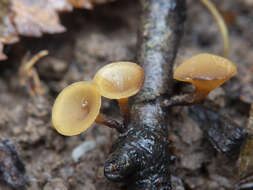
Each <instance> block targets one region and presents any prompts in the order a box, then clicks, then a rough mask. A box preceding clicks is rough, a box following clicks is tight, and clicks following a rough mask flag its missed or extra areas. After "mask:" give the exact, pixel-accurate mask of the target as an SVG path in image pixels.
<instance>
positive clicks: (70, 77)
mask: <svg viewBox="0 0 253 190" xmlns="http://www.w3.org/2000/svg"><path fill="white" fill-rule="evenodd" d="M214 2H215V3H216V4H217V7H218V8H219V9H220V10H221V12H222V13H223V14H224V15H225V17H226V21H227V23H228V27H229V33H230V39H231V44H230V48H231V52H230V59H231V60H232V61H233V62H234V63H235V64H236V65H237V67H238V75H237V76H236V77H234V78H233V79H232V80H231V81H229V82H228V83H227V84H225V85H223V87H222V88H218V89H216V90H215V91H214V92H213V93H211V94H210V95H209V97H208V99H207V100H206V103H207V104H210V105H211V106H213V107H215V108H216V109H218V110H219V112H220V113H222V114H223V115H227V116H229V117H230V118H232V119H233V120H234V121H235V122H236V123H237V124H238V125H240V126H242V127H244V126H245V124H246V122H247V117H248V112H249V106H250V103H252V102H253V74H252V73H253V54H252V52H253V38H252V34H253V26H252V24H253V23H252V21H253V11H252V9H253V3H252V1H250V0H241V1H238V0H230V1H225V0H223V1H219V0H215V1H214ZM187 6H188V7H187V21H186V24H185V33H184V37H183V39H182V41H181V44H180V47H179V52H178V55H177V59H176V64H175V65H177V64H180V63H181V62H182V61H183V60H185V59H187V58H189V57H191V56H193V55H195V54H197V53H201V52H209V53H215V54H219V55H222V38H221V35H220V33H219V30H218V27H217V23H216V22H215V21H214V19H213V18H212V16H211V15H210V13H209V12H208V11H207V10H206V8H205V7H203V5H202V4H200V3H199V1H194V0H189V1H187ZM139 16H140V7H139V4H138V3H137V2H136V0H118V1H117V2H114V3H109V4H106V5H101V6H97V7H96V8H95V9H94V10H75V11H74V12H72V13H63V14H62V15H61V21H62V23H63V25H64V26H65V27H66V28H67V32H65V33H63V34H57V35H44V36H43V37H42V38H25V37H23V38H22V39H21V42H19V43H17V44H15V45H11V46H8V47H6V49H5V50H6V52H7V54H8V57H9V59H8V60H7V61H3V62H0V113H1V114H0V138H2V139H8V138H10V139H12V140H13V141H14V142H15V143H16V144H17V145H18V149H19V152H20V155H21V157H22V160H23V162H24V164H25V167H26V175H27V179H28V181H29V183H30V185H29V186H28V188H27V189H28V190H40V189H41V190H56V189H60V190H67V189H71V190H95V189H98V190H116V189H119V188H124V187H122V185H120V184H113V183H111V182H109V181H108V180H107V179H106V178H105V177H104V175H103V165H104V162H105V160H106V158H107V156H108V154H109V152H110V148H111V145H112V142H113V140H114V139H115V138H116V137H117V133H116V132H115V131H114V130H112V129H109V128H106V127H104V126H101V125H97V124H94V125H93V127H91V128H90V129H89V130H88V131H87V132H85V133H82V134H81V135H78V136H73V137H64V136H61V135H60V134H58V133H57V132H56V131H55V130H54V129H53V127H52V124H51V108H52V104H53V102H54V98H55V97H56V96H57V94H58V93H59V92H60V91H61V90H62V89H63V88H64V87H66V86H67V85H68V84H71V83H73V82H76V81H82V80H88V81H90V80H92V78H93V76H94V75H95V73H96V71H97V70H98V69H99V68H100V67H102V66H103V65H105V64H107V63H109V62H114V61H122V60H128V61H135V56H136V43H137V29H138V23H139ZM43 49H46V50H48V51H49V56H47V57H45V58H43V59H41V60H40V61H39V62H38V63H37V64H36V70H37V71H38V73H39V77H40V79H41V84H42V89H43V91H44V94H43V95H42V96H37V97H36V96H34V97H31V96H30V95H29V93H28V92H27V89H26V88H24V87H22V86H21V85H20V80H19V77H18V69H19V68H20V65H21V62H22V60H23V58H24V56H25V54H26V53H27V52H30V53H31V55H34V54H36V53H37V52H38V51H40V50H43ZM102 112H103V113H106V114H108V115H112V116H113V117H114V118H116V119H119V118H120V115H119V110H118V107H117V103H116V102H114V101H108V100H104V101H103V106H102ZM170 117H173V119H172V123H170V124H169V125H168V128H169V132H170V139H172V141H173V144H172V146H173V150H174V151H173V152H174V154H175V156H176V161H175V163H174V165H173V166H172V167H171V173H172V175H173V177H172V179H173V187H174V190H184V189H185V188H184V187H183V185H182V184H181V183H180V180H179V179H182V180H184V182H185V183H186V184H187V186H188V187H190V188H192V189H194V190H217V189H219V190H223V189H224V190H225V189H232V188H233V186H234V183H236V180H237V177H238V176H237V165H236V163H237V162H236V160H237V159H236V158H232V159H231V158H228V157H226V156H225V155H222V154H221V153H218V152H217V151H216V150H214V149H213V147H212V146H211V144H210V143H209V142H208V140H207V139H206V137H205V136H204V135H203V132H202V131H201V130H200V129H199V127H198V124H197V123H195V122H194V121H193V120H192V119H191V118H190V117H189V116H188V115H187V109H186V108H184V107H176V108H173V112H172V114H171V115H170ZM82 143H84V144H83V146H84V147H86V148H87V147H88V149H89V151H87V152H86V153H85V154H84V155H82V156H81V157H80V159H79V160H75V159H74V157H73V154H72V153H73V150H74V149H75V148H76V147H78V146H79V145H81V144H82ZM0 189H1V190H2V189H3V190H5V189H8V188H7V187H6V186H5V185H0Z"/></svg>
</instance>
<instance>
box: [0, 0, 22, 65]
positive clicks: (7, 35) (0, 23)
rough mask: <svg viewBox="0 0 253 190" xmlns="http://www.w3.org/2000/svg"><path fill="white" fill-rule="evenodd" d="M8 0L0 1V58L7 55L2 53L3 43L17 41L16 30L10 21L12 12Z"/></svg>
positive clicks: (2, 58) (4, 57)
mask: <svg viewBox="0 0 253 190" xmlns="http://www.w3.org/2000/svg"><path fill="white" fill-rule="evenodd" d="M10 6H11V4H10V2H9V1H8V0H2V1H0V7H1V10H0V60H4V59H6V58H7V57H6V56H5V55H4V54H3V44H11V43H15V42H17V41H18V37H17V33H16V30H15V28H14V26H13V24H12V22H11V18H12V17H13V14H12V13H11V11H10Z"/></svg>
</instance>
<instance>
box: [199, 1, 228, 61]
mask: <svg viewBox="0 0 253 190" xmlns="http://www.w3.org/2000/svg"><path fill="white" fill-rule="evenodd" d="M200 1H201V3H203V5H205V7H206V8H207V9H208V10H209V11H210V12H211V14H212V15H213V17H214V18H215V20H216V21H217V23H218V26H219V29H220V32H221V35H222V38H223V52H224V56H225V57H228V56H229V34H228V29H227V25H226V23H225V21H224V19H223V17H222V16H221V14H220V13H219V11H218V10H217V8H216V7H215V5H214V4H213V3H212V2H211V1H209V0H200Z"/></svg>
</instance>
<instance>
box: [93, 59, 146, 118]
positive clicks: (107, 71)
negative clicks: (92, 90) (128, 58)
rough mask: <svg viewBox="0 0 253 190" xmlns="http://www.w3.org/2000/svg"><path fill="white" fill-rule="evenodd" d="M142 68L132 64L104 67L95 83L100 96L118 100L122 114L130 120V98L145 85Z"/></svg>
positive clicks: (96, 76) (116, 63)
mask: <svg viewBox="0 0 253 190" xmlns="http://www.w3.org/2000/svg"><path fill="white" fill-rule="evenodd" d="M144 78H145V76H144V71H143V69H142V67H140V66H139V65H137V64H136V63H132V62H115V63H111V64H108V65H106V66H104V67H102V68H101V69H100V70H99V71H98V72H97V73H96V75H95V77H94V79H93V82H94V84H95V85H96V86H97V87H98V91H99V92H100V94H101V95H102V96H104V97H106V98H109V99H117V100H118V102H119V106H120V112H121V114H122V116H123V118H124V120H125V122H128V120H129V115H130V114H129V106H128V97H130V96H133V95H135V94H136V93H138V92H139V90H140V89H141V87H142V86H143V83H144Z"/></svg>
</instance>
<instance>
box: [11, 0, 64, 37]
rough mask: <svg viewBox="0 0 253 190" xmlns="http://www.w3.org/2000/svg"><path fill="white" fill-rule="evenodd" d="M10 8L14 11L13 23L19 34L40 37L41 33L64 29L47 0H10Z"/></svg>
mask: <svg viewBox="0 0 253 190" xmlns="http://www.w3.org/2000/svg"><path fill="white" fill-rule="evenodd" d="M12 10H13V11H14V13H15V18H14V23H15V25H16V27H17V31H18V33H19V34H22V35H25V36H37V37H40V36H42V34H43V33H50V34H53V33H61V32H64V31H65V27H64V26H62V25H61V24H60V19H59V16H58V14H57V12H56V9H55V7H54V6H52V5H51V4H50V1H49V0H43V1H34V0H12Z"/></svg>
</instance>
